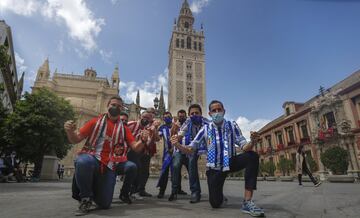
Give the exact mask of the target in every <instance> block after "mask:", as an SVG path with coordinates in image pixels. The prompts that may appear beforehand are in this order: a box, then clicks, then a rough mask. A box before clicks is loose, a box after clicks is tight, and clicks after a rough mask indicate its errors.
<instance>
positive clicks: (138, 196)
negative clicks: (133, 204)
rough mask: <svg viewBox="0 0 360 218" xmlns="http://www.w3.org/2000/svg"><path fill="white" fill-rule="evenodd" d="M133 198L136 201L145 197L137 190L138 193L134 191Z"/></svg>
mask: <svg viewBox="0 0 360 218" xmlns="http://www.w3.org/2000/svg"><path fill="white" fill-rule="evenodd" d="M131 199H132V200H134V201H139V200H140V201H141V200H144V198H143V197H141V196H140V195H139V193H138V192H137V193H134V194H132V195H131Z"/></svg>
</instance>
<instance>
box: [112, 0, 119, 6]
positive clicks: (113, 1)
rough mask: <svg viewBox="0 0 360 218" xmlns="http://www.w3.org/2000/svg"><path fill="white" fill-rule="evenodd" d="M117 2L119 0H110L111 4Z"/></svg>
mask: <svg viewBox="0 0 360 218" xmlns="http://www.w3.org/2000/svg"><path fill="white" fill-rule="evenodd" d="M118 2H119V0H111V3H112V4H113V5H115V4H116V3H118Z"/></svg>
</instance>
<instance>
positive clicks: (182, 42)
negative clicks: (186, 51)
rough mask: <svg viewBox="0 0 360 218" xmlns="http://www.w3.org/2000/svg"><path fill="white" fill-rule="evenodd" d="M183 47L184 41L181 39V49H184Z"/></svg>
mask: <svg viewBox="0 0 360 218" xmlns="http://www.w3.org/2000/svg"><path fill="white" fill-rule="evenodd" d="M184 47H185V41H184V39H181V48H184Z"/></svg>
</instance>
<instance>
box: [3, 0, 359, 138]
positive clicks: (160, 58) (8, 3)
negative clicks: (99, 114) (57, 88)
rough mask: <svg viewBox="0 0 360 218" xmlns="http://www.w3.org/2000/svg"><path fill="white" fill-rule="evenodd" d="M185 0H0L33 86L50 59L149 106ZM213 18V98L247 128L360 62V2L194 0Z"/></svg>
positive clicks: (208, 27)
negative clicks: (115, 82)
mask: <svg viewBox="0 0 360 218" xmlns="http://www.w3.org/2000/svg"><path fill="white" fill-rule="evenodd" d="M182 2H183V0H101V1H100V0H97V1H96V0H27V1H26V0H1V1H0V19H4V20H5V21H6V22H7V23H8V25H10V26H11V27H12V31H13V39H14V46H15V52H16V54H17V57H16V60H17V64H18V66H19V69H20V70H18V71H19V73H18V74H20V72H21V71H23V70H25V72H26V74H27V76H26V81H25V89H26V90H27V91H30V87H31V86H32V85H33V80H34V78H35V73H36V71H37V69H38V67H39V66H40V65H41V64H42V63H43V61H44V59H45V58H46V57H49V59H50V67H51V70H52V72H53V71H54V70H55V68H57V70H58V72H66V73H71V72H74V73H76V74H82V73H83V71H84V69H85V68H87V67H93V68H94V69H96V70H97V72H98V75H99V76H103V77H108V78H109V77H110V76H111V73H112V71H113V69H114V67H115V65H116V64H118V65H119V68H120V80H121V81H122V82H121V90H120V94H121V96H123V97H124V98H125V99H126V100H127V101H133V100H134V97H135V94H136V90H137V89H140V90H141V98H142V99H141V100H142V103H143V104H145V105H146V106H148V105H150V104H151V102H152V99H153V98H154V96H155V93H156V92H159V88H160V85H165V91H167V89H166V85H167V82H166V79H167V78H166V77H167V75H166V68H167V65H168V46H169V40H170V36H171V30H172V26H173V22H174V18H175V17H177V16H178V14H179V10H180V7H181V4H182ZM189 3H190V4H191V7H192V9H193V14H194V16H195V26H196V28H199V27H200V24H201V23H204V29H205V36H206V42H205V49H206V85H207V100H208V102H209V101H210V100H211V99H219V100H222V101H223V102H224V103H225V107H226V109H227V117H228V118H232V119H237V121H238V123H239V124H240V127H242V128H243V129H244V130H245V131H248V130H249V129H256V128H259V127H261V126H262V125H264V124H265V123H266V122H268V121H269V120H272V119H275V118H276V117H278V116H280V115H281V114H282V113H283V111H282V107H281V106H282V104H283V103H284V102H285V101H289V100H292V101H297V102H303V101H306V100H307V99H309V98H311V97H312V96H314V95H316V94H317V93H318V89H319V86H320V85H322V86H324V87H330V86H332V85H334V84H335V83H337V82H338V81H340V80H342V79H344V78H345V77H347V76H349V75H350V74H351V73H353V72H355V71H356V70H359V69H360V52H359V51H360V41H359V39H360V28H359V26H360V25H359V23H360V13H359V10H360V1H356V0H226V1H225V0H189Z"/></svg>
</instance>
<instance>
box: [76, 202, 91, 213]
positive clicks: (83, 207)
mask: <svg viewBox="0 0 360 218" xmlns="http://www.w3.org/2000/svg"><path fill="white" fill-rule="evenodd" d="M91 205H92V201H91V200H90V198H83V199H81V201H80V205H79V208H78V210H77V211H76V212H75V216H83V215H86V214H88V213H89V211H90V208H91Z"/></svg>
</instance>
